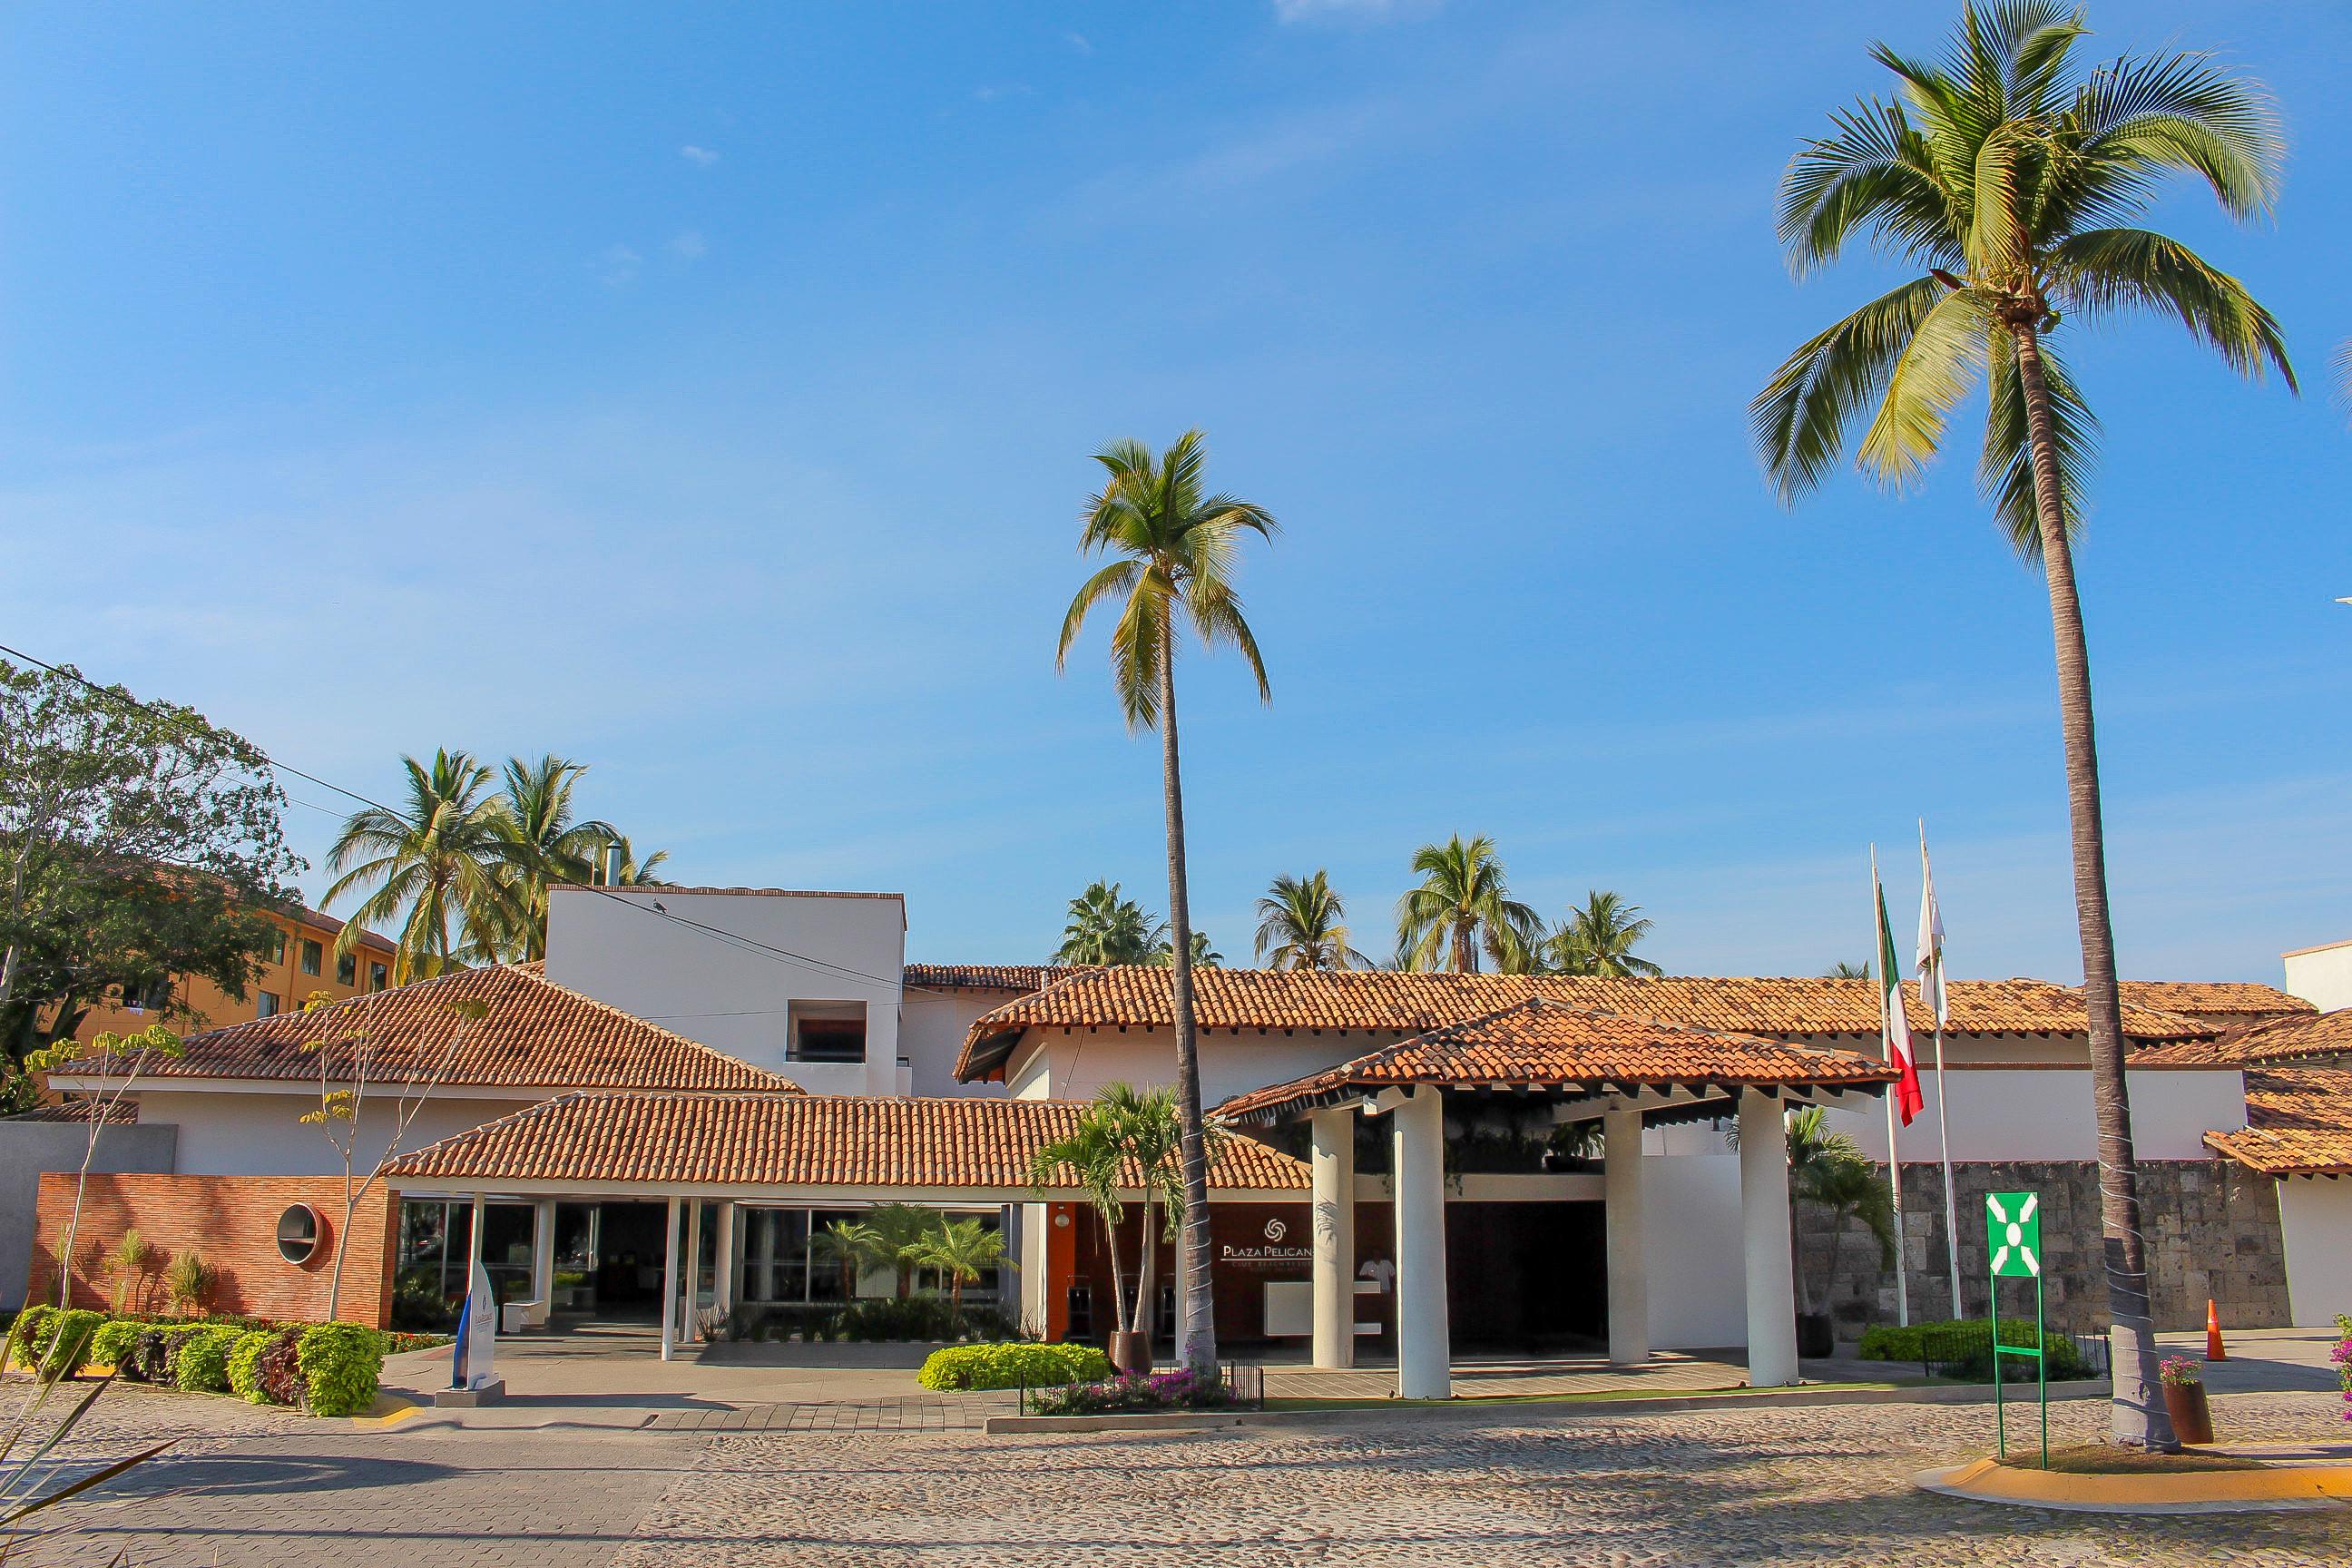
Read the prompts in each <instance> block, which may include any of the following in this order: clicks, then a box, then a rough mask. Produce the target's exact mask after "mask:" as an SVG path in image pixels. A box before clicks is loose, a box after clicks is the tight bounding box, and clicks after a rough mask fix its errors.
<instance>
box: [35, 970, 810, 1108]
mask: <svg viewBox="0 0 2352 1568" xmlns="http://www.w3.org/2000/svg"><path fill="white" fill-rule="evenodd" d="M453 1001H472V1002H479V1003H481V1004H482V1005H483V1006H484V1007H485V1008H487V1009H488V1011H487V1012H485V1013H484V1015H483V1016H482V1017H481V1019H480V1021H478V1022H477V1023H473V1024H470V1025H466V1024H464V1023H463V1020H461V1019H459V1018H458V1017H457V1016H456V1015H455V1014H453V1013H451V1012H450V1011H449V1008H448V1004H449V1003H451V1002H453ZM461 1026H462V1028H463V1039H462V1042H461V1043H460V1044H459V1046H458V1047H457V1055H456V1058H455V1060H453V1061H451V1062H450V1063H449V1065H448V1068H447V1070H446V1075H445V1076H444V1077H443V1078H442V1079H441V1081H442V1083H443V1084H444V1085H445V1086H447V1087H451V1088H475V1089H534V1090H546V1089H731V1090H751V1089H768V1090H777V1091H784V1092H794V1093H796V1092H798V1089H797V1086H795V1085H793V1084H792V1083H791V1082H790V1081H789V1080H787V1079H782V1078H779V1077H777V1076H776V1075H775V1074H773V1073H771V1072H766V1071H763V1070H761V1068H755V1067H753V1066H751V1064H750V1063H749V1062H743V1061H738V1060H737V1059H736V1058H733V1057H730V1056H727V1055H725V1054H723V1053H721V1052H719V1051H714V1050H712V1049H711V1048H710V1047H708V1046H704V1045H699V1044H697V1043H696V1042H695V1041H693V1040H689V1039H688V1038H687V1037H685V1036H683V1035H675V1034H672V1033H671V1032H670V1031H668V1030H667V1029H664V1028H660V1027H658V1026H655V1025H652V1024H648V1023H646V1022H645V1021H643V1020H642V1019H638V1018H634V1017H632V1016H629V1015H628V1014H626V1013H624V1012H622V1011H621V1010H620V1009H619V1008H617V1007H610V1006H607V1005H604V1003H602V1002H599V1001H596V1000H595V999H594V998H593V997H589V996H583V995H582V994H580V993H579V992H577V991H573V990H571V989H569V988H567V987H565V986H562V985H558V984H555V983H554V982H553V981H551V980H549V979H548V978H547V977H546V976H545V975H544V974H543V973H541V972H540V969H539V967H538V966H537V965H535V964H506V965H500V966H499V967H496V968H490V969H467V970H461V971H459V972H457V973H454V974H445V975H442V976H440V977H439V978H437V979H434V980H422V981H418V982H417V983H416V984H413V985H401V986H395V987H394V988H393V989H392V990H389V991H379V992H377V993H375V994H373V995H368V996H355V997H353V998H352V999H351V1000H349V1001H346V1002H341V1003H338V1004H336V1005H334V1006H332V1007H326V1008H321V1009H320V1010H319V1011H317V1012H315V1013H305V1012H301V1011H299V1010H297V1011H295V1012H290V1013H280V1014H278V1016H275V1017H271V1018H257V1019H255V1020H254V1021H252V1022H251V1023H247V1024H237V1025H235V1026H230V1027H228V1028H223V1029H213V1030H208V1031H206V1032H205V1033H204V1034H200V1035H191V1036H189V1037H187V1040H186V1042H185V1043H186V1047H187V1054H186V1056H184V1058H180V1059H178V1060H172V1059H169V1058H159V1059H156V1060H154V1061H151V1062H150V1063H149V1064H148V1066H147V1067H146V1068H144V1069H143V1070H142V1073H141V1075H140V1081H141V1082H142V1083H146V1082H150V1081H158V1080H170V1079H192V1078H193V1079H309V1080H310V1082H312V1083H316V1082H317V1081H318V1075H319V1062H318V1058H317V1057H316V1056H315V1055H312V1054H310V1053H309V1052H306V1051H304V1050H303V1049H302V1047H303V1044H304V1042H306V1041H312V1040H320V1039H330V1040H333V1039H341V1038H342V1037H344V1036H345V1035H347V1034H349V1033H351V1032H352V1031H354V1030H357V1029H361V1028H364V1029H365V1030H366V1031H367V1032H368V1034H369V1036H370V1037H371V1038H372V1040H373V1067H372V1068H371V1070H370V1073H369V1077H370V1079H372V1080H373V1081H375V1082H379V1083H397V1082H403V1081H418V1080H424V1079H430V1078H432V1076H433V1075H434V1073H435V1072H436V1070H439V1069H440V1068H441V1066H442V1058H443V1056H444V1054H445V1053H446V1052H447V1051H448V1050H449V1048H450V1046H449V1042H450V1040H451V1039H452V1038H453V1037H456V1036H457V1035H458V1033H459V1031H460V1028H461ZM53 1077H54V1079H55V1081H57V1082H58V1083H61V1084H62V1083H68V1082H79V1081H80V1080H79V1079H73V1078H70V1077H69V1076H68V1075H67V1074H64V1073H58V1074H56V1075H53Z"/></svg>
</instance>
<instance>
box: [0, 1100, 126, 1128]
mask: <svg viewBox="0 0 2352 1568" xmlns="http://www.w3.org/2000/svg"><path fill="white" fill-rule="evenodd" d="M98 1113H99V1112H98V1101H96V1100H61V1101H58V1102H57V1103H55V1104H51V1105H37V1106H35V1107H33V1109H32V1110H20V1111H18V1112H16V1114H15V1115H14V1116H9V1117H5V1118H0V1121H77V1122H79V1123H81V1124H82V1125H83V1126H85V1127H87V1126H88V1125H89V1123H90V1122H91V1121H94V1120H95V1119H96V1118H97V1116H98ZM138 1120H139V1102H138V1101H137V1100H116V1101H115V1102H114V1103H113V1104H112V1105H111V1106H110V1107H108V1108H107V1110H106V1121H107V1125H108V1126H110V1127H113V1126H126V1125H129V1124H131V1123H133V1122H136V1121H138Z"/></svg>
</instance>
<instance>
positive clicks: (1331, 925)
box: [1257, 870, 1371, 969]
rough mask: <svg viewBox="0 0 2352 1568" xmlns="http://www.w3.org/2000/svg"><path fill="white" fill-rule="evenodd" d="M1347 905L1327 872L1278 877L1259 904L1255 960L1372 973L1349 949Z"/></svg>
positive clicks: (1283, 965)
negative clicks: (1305, 875) (1333, 888)
mask: <svg viewBox="0 0 2352 1568" xmlns="http://www.w3.org/2000/svg"><path fill="white" fill-rule="evenodd" d="M1347 918H1348V910H1347V906H1346V905H1345V904H1343V903H1342V902H1341V901H1340V899H1339V894H1338V893H1335V892H1333V891H1332V890H1331V879H1330V878H1329V876H1328V875H1327V874H1326V873H1324V872H1323V871H1320V870H1318V871H1316V872H1315V873H1313V874H1312V875H1310V876H1307V877H1276V879H1274V883H1273V885H1272V886H1271V887H1269V888H1267V889H1266V890H1265V897H1264V898H1262V899H1260V900H1258V901H1257V956H1258V957H1259V959H1260V960H1262V961H1266V962H1267V964H1268V967H1270V968H1274V969H1369V968H1370V967H1371V961H1370V959H1368V958H1366V957H1365V956H1364V955H1363V954H1362V953H1360V952H1357V951H1356V950H1355V949H1354V948H1352V947H1350V946H1349V945H1348V939H1349V931H1348V927H1347V925H1346V923H1345V922H1346V921H1347Z"/></svg>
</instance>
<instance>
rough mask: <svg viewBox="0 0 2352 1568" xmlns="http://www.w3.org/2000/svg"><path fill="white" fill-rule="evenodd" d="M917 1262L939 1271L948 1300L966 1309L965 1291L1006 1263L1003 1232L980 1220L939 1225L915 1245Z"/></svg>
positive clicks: (942, 1218) (944, 1218) (958, 1307)
mask: <svg viewBox="0 0 2352 1568" xmlns="http://www.w3.org/2000/svg"><path fill="white" fill-rule="evenodd" d="M915 1261H916V1262H917V1263H918V1264H919V1265H921V1266H922V1267H923V1268H936V1269H938V1270H939V1271H940V1274H941V1275H942V1276H944V1277H945V1278H946V1279H947V1282H948V1300H949V1301H950V1303H952V1304H953V1305H954V1307H955V1310H957V1311H959V1312H961V1311H962V1310H963V1288H964V1287H965V1286H967V1285H969V1284H971V1282H972V1281H973V1280H975V1279H979V1278H980V1277H981V1275H982V1274H983V1273H985V1272H986V1271H987V1270H989V1269H991V1268H995V1267H996V1266H997V1265H998V1264H999V1263H1002V1262H1003V1261H1004V1233H1003V1231H1001V1230H996V1229H993V1228H992V1227H990V1226H985V1225H982V1223H981V1222H980V1220H979V1219H978V1218H977V1217H974V1218H971V1219H960V1220H949V1219H947V1218H946V1217H945V1216H941V1218H940V1222H939V1223H938V1224H937V1225H935V1226H932V1227H931V1228H930V1230H929V1232H927V1233H926V1234H925V1235H924V1237H923V1238H922V1240H920V1241H919V1242H917V1243H916V1244H915Z"/></svg>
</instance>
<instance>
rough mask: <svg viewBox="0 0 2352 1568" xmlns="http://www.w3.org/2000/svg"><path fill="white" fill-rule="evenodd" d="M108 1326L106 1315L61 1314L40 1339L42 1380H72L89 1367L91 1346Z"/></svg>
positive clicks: (78, 1311) (79, 1311)
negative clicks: (62, 1378) (93, 1339)
mask: <svg viewBox="0 0 2352 1568" xmlns="http://www.w3.org/2000/svg"><path fill="white" fill-rule="evenodd" d="M105 1322H106V1314H105V1313H103V1312H93V1311H90V1310H88V1309H87V1308H80V1307H77V1308H75V1309H74V1310H72V1311H70V1312H59V1313H58V1315H57V1317H56V1318H54V1319H52V1320H51V1321H50V1322H49V1325H48V1327H47V1330H46V1331H44V1332H43V1334H42V1336H41V1339H42V1343H41V1347H40V1351H41V1363H40V1373H41V1375H42V1376H43V1377H71V1376H72V1375H73V1374H74V1373H78V1372H79V1371H80V1370H81V1369H82V1368H83V1367H86V1366H88V1365H89V1342H90V1341H91V1339H92V1338H94V1337H95V1336H96V1335H97V1333H98V1331H99V1329H100V1327H101V1326H102V1325H104V1323H105Z"/></svg>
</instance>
